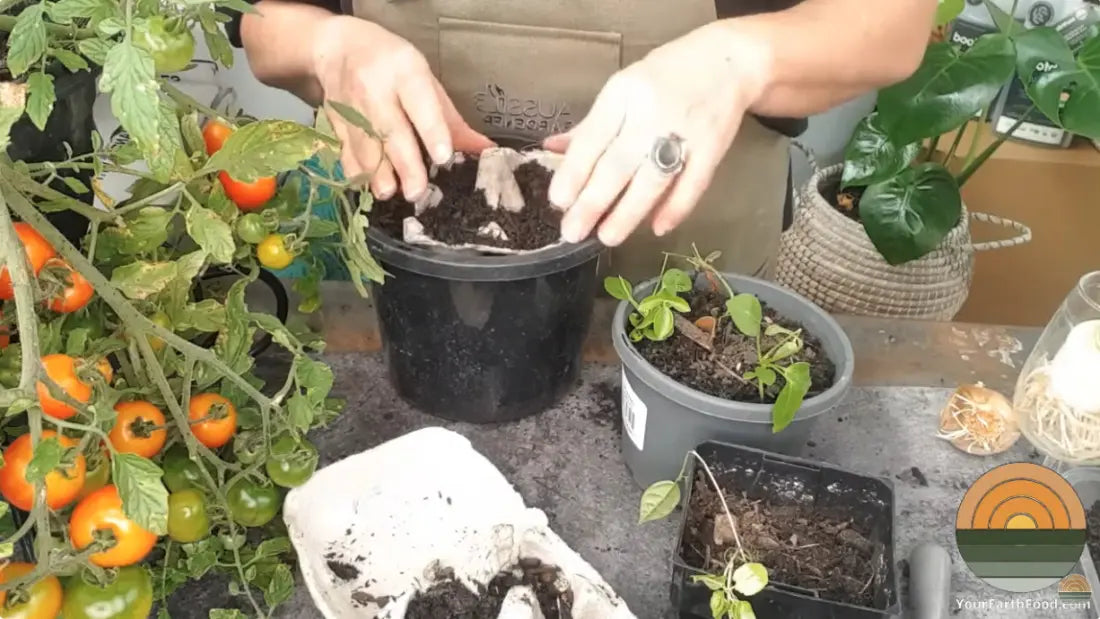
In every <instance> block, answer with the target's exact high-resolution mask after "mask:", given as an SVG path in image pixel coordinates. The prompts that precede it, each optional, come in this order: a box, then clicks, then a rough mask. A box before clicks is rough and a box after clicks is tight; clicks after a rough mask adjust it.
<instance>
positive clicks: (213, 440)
mask: <svg viewBox="0 0 1100 619" xmlns="http://www.w3.org/2000/svg"><path fill="white" fill-rule="evenodd" d="M187 418H188V420H189V421H190V422H191V432H192V433H193V434H194V435H195V438H197V439H199V442H200V443H202V444H203V445H206V446H207V447H210V448H211V449H216V448H218V447H221V446H222V445H225V444H226V443H228V442H229V439H231V438H233V433H234V432H236V431H237V409H236V408H235V407H234V406H233V403H232V402H230V401H229V400H227V399H226V398H224V397H222V396H220V395H218V394H216V393H200V394H198V395H195V396H192V397H191V405H190V407H189V408H188V413H187Z"/></svg>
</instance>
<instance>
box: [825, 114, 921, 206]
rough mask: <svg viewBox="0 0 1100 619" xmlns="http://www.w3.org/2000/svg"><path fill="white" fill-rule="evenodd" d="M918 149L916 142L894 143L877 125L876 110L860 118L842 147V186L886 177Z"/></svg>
mask: <svg viewBox="0 0 1100 619" xmlns="http://www.w3.org/2000/svg"><path fill="white" fill-rule="evenodd" d="M919 152H920V144H919V143H917V142H914V143H912V144H908V145H899V144H896V143H894V141H892V140H891V139H890V137H889V136H887V135H886V132H885V131H883V130H882V127H880V126H879V124H878V114H871V115H870V116H868V117H867V118H864V119H863V120H861V121H860V122H859V125H857V126H856V130H855V132H853V133H852V138H851V140H849V141H848V146H847V147H846V148H845V149H844V173H843V175H842V177H841V183H840V184H841V188H842V189H843V188H845V187H853V186H859V187H863V186H867V185H871V184H874V183H878V182H881V181H884V180H887V179H889V178H890V177H892V176H894V175H895V174H897V173H898V172H901V171H902V170H904V169H905V168H906V167H908V166H909V164H910V163H912V162H913V160H914V159H916V157H917V153H919Z"/></svg>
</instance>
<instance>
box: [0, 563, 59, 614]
mask: <svg viewBox="0 0 1100 619" xmlns="http://www.w3.org/2000/svg"><path fill="white" fill-rule="evenodd" d="M33 571H34V565H33V564H31V563H9V564H8V565H6V566H4V567H3V568H2V569H0V582H9V581H11V580H14V579H16V578H21V577H24V576H27V575H28V574H30V573H31V572H33ZM13 597H14V596H13ZM60 610H61V581H59V580H58V579H57V576H54V575H53V574H47V575H46V576H45V577H43V578H40V579H39V580H37V581H35V582H34V583H33V584H32V585H31V586H29V587H27V588H26V590H24V591H22V592H20V594H19V599H11V600H9V599H8V593H7V592H6V591H0V617H3V618H4V619H56V617H57V613H58V612H59V611H60Z"/></svg>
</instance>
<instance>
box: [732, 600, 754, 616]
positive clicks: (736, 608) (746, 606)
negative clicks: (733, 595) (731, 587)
mask: <svg viewBox="0 0 1100 619" xmlns="http://www.w3.org/2000/svg"><path fill="white" fill-rule="evenodd" d="M728 612H729V614H730V617H732V618H733V619H756V613H755V612H754V611H753V610H752V604H750V603H748V602H746V601H745V600H736V601H734V602H732V603H731V604H730V609H729V611H728Z"/></svg>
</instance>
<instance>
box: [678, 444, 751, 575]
mask: <svg viewBox="0 0 1100 619" xmlns="http://www.w3.org/2000/svg"><path fill="white" fill-rule="evenodd" d="M691 455H692V456H695V459H696V460H698V461H699V464H701V465H703V470H704V471H706V474H707V477H708V478H709V479H710V483H711V485H713V486H714V492H715V494H717V495H718V500H719V501H721V502H722V511H724V512H725V513H726V519H727V520H728V521H729V523H730V530H732V531H733V541H734V542H736V543H737V554H738V555H740V556H741V560H742V561H744V562H746V563H748V561H749V558H748V556H746V555H745V548H744V546H742V545H741V536H740V535H738V533H737V521H736V520H734V518H733V512H731V511H730V506H729V504H728V503H726V493H725V492H723V491H722V486H719V485H718V480H717V479H716V478H715V477H714V473H713V472H712V471H711V470H710V466H709V465H708V464H707V461H706V460H703V456H700V455H699V453H698V452H697V451H695V450H692V451H691Z"/></svg>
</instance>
